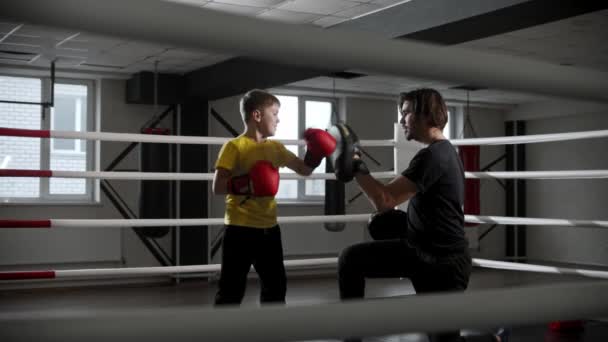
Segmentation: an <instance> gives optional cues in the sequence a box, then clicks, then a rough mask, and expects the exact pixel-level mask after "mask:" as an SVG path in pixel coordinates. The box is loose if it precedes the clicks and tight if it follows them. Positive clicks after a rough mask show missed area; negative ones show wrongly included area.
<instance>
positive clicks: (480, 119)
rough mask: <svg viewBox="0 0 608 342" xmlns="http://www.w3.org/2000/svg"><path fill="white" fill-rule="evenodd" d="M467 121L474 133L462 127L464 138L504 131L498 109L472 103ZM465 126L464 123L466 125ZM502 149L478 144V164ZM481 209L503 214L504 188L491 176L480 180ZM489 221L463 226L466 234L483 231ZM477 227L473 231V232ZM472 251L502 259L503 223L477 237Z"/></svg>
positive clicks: (501, 166)
mask: <svg viewBox="0 0 608 342" xmlns="http://www.w3.org/2000/svg"><path fill="white" fill-rule="evenodd" d="M469 111H470V113H469V114H470V123H471V124H472V126H473V127H474V130H475V133H476V134H477V135H476V136H475V135H474V134H473V132H472V130H471V129H470V128H469V127H467V128H466V129H465V131H464V138H474V137H480V138H481V137H498V136H504V135H505V128H504V126H505V124H504V115H505V111H504V110H501V109H489V108H481V107H471V108H470V109H469ZM465 127H466V126H465ZM504 153H505V147H504V146H503V145H500V146H481V148H480V155H479V165H480V167H482V168H483V167H485V166H486V165H488V164H489V163H491V162H492V161H493V160H496V159H497V158H499V157H500V156H501V155H503V154H504ZM504 167H505V163H504V161H503V162H500V163H498V164H496V165H495V166H494V167H492V171H502V170H504ZM480 191H481V193H480V212H481V215H497V216H504V215H505V190H504V189H503V188H502V187H501V186H500V185H499V184H498V183H497V182H496V181H493V180H481V186H480ZM489 227H490V225H480V226H478V227H466V228H465V231H467V232H468V233H469V234H468V235H469V236H477V235H480V234H482V233H483V232H485V231H486V230H487V229H488V228H489ZM475 231H476V232H475ZM473 255H474V256H475V257H480V258H489V259H501V258H503V257H504V256H505V232H504V227H503V226H498V227H496V228H494V230H493V231H492V232H490V233H489V234H488V235H486V236H485V237H484V238H483V239H482V240H481V241H479V243H478V245H477V248H476V250H473Z"/></svg>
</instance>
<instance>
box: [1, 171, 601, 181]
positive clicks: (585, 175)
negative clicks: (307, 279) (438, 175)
mask: <svg viewBox="0 0 608 342" xmlns="http://www.w3.org/2000/svg"><path fill="white" fill-rule="evenodd" d="M6 170H8V169H6ZM22 171H30V170H17V171H16V172H15V174H10V175H4V176H5V177H32V176H31V175H29V176H26V175H22V174H21V173H20V172H22ZM0 173H2V172H1V170H0ZM372 176H373V177H374V178H377V179H390V178H394V177H397V176H399V174H397V173H395V172H393V171H384V172H373V173H372ZM34 177H54V178H84V179H121V180H166V181H171V180H173V181H178V180H179V181H211V180H213V173H195V172H190V173H188V172H186V173H179V172H130V171H123V172H116V171H51V175H49V176H42V175H40V176H34ZM465 178H467V179H471V178H474V179H491V178H493V179H598V178H608V170H566V171H492V172H468V171H467V172H465ZM281 179H304V180H308V179H336V175H335V174H333V173H313V174H311V175H310V176H302V175H298V174H296V173H281Z"/></svg>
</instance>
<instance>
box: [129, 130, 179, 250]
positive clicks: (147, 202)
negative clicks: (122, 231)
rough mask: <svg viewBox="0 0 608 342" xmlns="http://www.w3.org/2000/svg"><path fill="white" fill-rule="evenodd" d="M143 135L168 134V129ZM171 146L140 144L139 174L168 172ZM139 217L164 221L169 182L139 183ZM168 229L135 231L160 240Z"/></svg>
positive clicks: (169, 196) (147, 132) (168, 210)
mask: <svg viewBox="0 0 608 342" xmlns="http://www.w3.org/2000/svg"><path fill="white" fill-rule="evenodd" d="M143 133H144V134H163V135H167V134H169V129H165V128H148V129H145V130H143ZM170 148H171V144H153V143H141V144H140V158H139V161H140V165H139V170H140V171H141V172H170V171H171V170H170V168H169V166H170V162H171V161H170V160H169V149H170ZM140 182H141V183H140V192H139V217H140V218H142V219H166V218H170V215H171V182H169V181H162V180H142V181H140ZM169 229H170V228H169V227H148V228H146V227H143V228H138V229H137V230H138V231H139V232H141V233H143V234H144V235H145V236H147V237H150V238H161V237H163V236H165V235H167V234H168V233H169Z"/></svg>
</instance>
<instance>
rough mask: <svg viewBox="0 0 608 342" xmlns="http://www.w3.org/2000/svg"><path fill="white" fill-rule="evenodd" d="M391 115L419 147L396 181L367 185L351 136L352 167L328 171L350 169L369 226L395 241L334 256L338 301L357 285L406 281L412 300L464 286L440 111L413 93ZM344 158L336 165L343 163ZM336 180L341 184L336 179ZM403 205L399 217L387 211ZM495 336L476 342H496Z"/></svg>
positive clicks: (465, 254)
mask: <svg viewBox="0 0 608 342" xmlns="http://www.w3.org/2000/svg"><path fill="white" fill-rule="evenodd" d="M399 111H400V114H401V118H400V121H399V122H400V124H401V126H402V127H403V130H404V132H405V135H406V138H407V140H416V141H419V142H421V143H424V144H426V145H427V146H426V147H425V148H423V149H422V150H420V151H419V152H418V153H417V154H416V155H415V156H414V158H413V159H412V161H411V162H410V164H409V166H408V168H407V169H406V170H405V171H403V172H402V173H401V175H399V176H397V177H396V178H395V179H393V180H392V181H391V182H389V183H388V184H383V183H381V182H379V181H378V180H376V179H374V178H373V177H372V176H371V175H370V173H369V171H368V169H367V167H366V165H365V163H364V162H363V161H362V160H361V159H360V153H359V145H358V142H357V141H356V136H355V135H354V134H348V136H350V137H355V138H354V139H352V138H351V141H350V142H352V144H353V145H354V147H353V148H350V150H353V152H354V153H353V154H354V159H352V166H349V167H344V166H343V165H336V166H335V169H336V170H352V173H353V174H354V177H355V179H356V181H357V183H358V184H359V186H360V187H361V189H362V190H363V192H364V193H365V195H366V196H367V198H368V199H369V201H370V203H371V204H372V206H373V207H374V208H375V210H376V211H377V214H376V216H375V217H373V218H372V221H371V222H370V225H371V226H373V225H378V222H382V224H387V223H390V227H383V229H384V230H390V229H394V237H395V238H394V239H386V240H380V241H372V242H365V243H359V244H355V245H353V246H350V247H348V248H346V249H345V250H344V251H343V252H342V253H341V255H340V258H339V266H338V274H339V286H340V297H341V298H342V299H354V298H363V297H364V295H365V278H380V277H407V278H410V280H411V281H412V284H413V286H414V289H415V290H416V293H428V292H439V291H464V290H465V289H466V288H467V285H468V282H469V276H470V274H471V269H472V261H471V256H470V254H469V251H468V242H467V240H466V237H465V233H464V213H463V201H464V170H463V166H462V163H461V161H460V158H459V156H458V153H457V152H456V150H455V148H454V147H453V146H452V144H451V143H450V141H449V140H447V139H446V138H445V136H444V135H443V128H444V127H445V125H446V123H447V121H448V114H447V106H446V105H445V102H444V100H443V98H442V96H441V94H439V92H437V91H436V90H434V89H418V90H414V91H411V92H408V93H404V94H401V96H400V99H399ZM351 133H352V132H351ZM348 136H345V135H344V134H342V135H341V136H338V139H340V144H341V145H344V144H345V143H348V142H349V141H348V139H349V138H348ZM339 149H340V147H339ZM341 150H342V151H341V152H342V153H345V152H347V151H348V150H349V148H344V146H342V147H341ZM339 152H340V151H338V149H337V153H339ZM345 157H346V156H343V158H341V159H338V163H339V162H345V163H348V162H350V161H349V160H348V158H347V157H346V158H345ZM336 175H337V177H338V179H340V178H342V179H343V180H348V177H345V175H344V174H340V173H336ZM345 178H346V179H345ZM408 200H409V204H408V209H407V215H401V214H400V213H398V212H396V211H395V210H394V208H395V207H396V206H397V205H399V204H401V203H403V202H405V201H408ZM374 221H376V222H374ZM403 236H404V238H402V237H403ZM463 310H466V308H463ZM430 337H431V340H432V341H460V340H461V337H460V334H459V333H458V332H448V333H442V334H433V335H431V336H430ZM501 337H504V336H494V335H492V336H484V337H480V338H482V339H480V340H482V341H501ZM505 340H506V339H504V338H503V339H502V341H503V342H504V341H505Z"/></svg>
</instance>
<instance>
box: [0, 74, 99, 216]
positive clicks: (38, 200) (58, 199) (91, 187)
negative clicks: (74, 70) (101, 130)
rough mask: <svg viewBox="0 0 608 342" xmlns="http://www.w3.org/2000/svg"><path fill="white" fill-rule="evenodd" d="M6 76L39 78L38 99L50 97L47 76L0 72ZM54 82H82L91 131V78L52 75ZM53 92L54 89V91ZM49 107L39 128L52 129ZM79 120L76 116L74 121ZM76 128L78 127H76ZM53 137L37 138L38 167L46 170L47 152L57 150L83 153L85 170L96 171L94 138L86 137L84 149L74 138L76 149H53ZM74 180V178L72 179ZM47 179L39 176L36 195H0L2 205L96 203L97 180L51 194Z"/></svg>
mask: <svg viewBox="0 0 608 342" xmlns="http://www.w3.org/2000/svg"><path fill="white" fill-rule="evenodd" d="M1 76H6V77H18V78H34V79H39V80H40V81H41V82H40V87H41V89H40V98H41V101H44V99H50V98H51V94H50V92H51V85H52V84H51V78H50V77H48V76H32V75H23V74H1ZM55 84H73V85H84V86H86V87H87V103H86V109H87V112H86V113H87V114H86V115H87V118H86V120H87V123H86V127H85V130H86V131H95V130H96V123H97V119H98V115H99V113H98V112H97V110H96V108H97V107H96V101H97V93H96V91H97V84H96V81H95V80H93V79H84V78H83V79H76V78H55ZM55 93H56V92H55ZM51 112H52V111H51V109H50V108H44V109H42V116H41V118H40V120H41V121H40V129H41V130H51V129H52V121H53V120H52V118H51V117H52V113H51ZM78 120H80V118H77V119H76V121H78ZM79 127H80V126H79ZM52 139H53V138H41V139H40V169H41V170H50V165H51V154H52V153H58V154H64V155H74V154H81V153H86V163H85V165H86V170H96V163H97V160H98V158H97V148H96V146H97V145H98V144H97V143H96V142H95V141H92V140H86V143H85V146H86V147H85V150H84V151H82V150H80V143H78V141H79V140H74V144H75V147H77V149H78V152H75V151H69V150H54V148H53V147H52V143H51V141H52ZM74 179H77V178H74ZM50 183H51V178H48V177H41V178H40V182H39V193H38V197H0V201H1V202H2V203H3V204H25V205H36V204H45V205H47V204H97V203H98V198H99V196H98V192H99V186H98V184H99V182H97V181H95V180H94V179H86V180H85V193H84V194H51V192H50V190H51V189H50Z"/></svg>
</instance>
